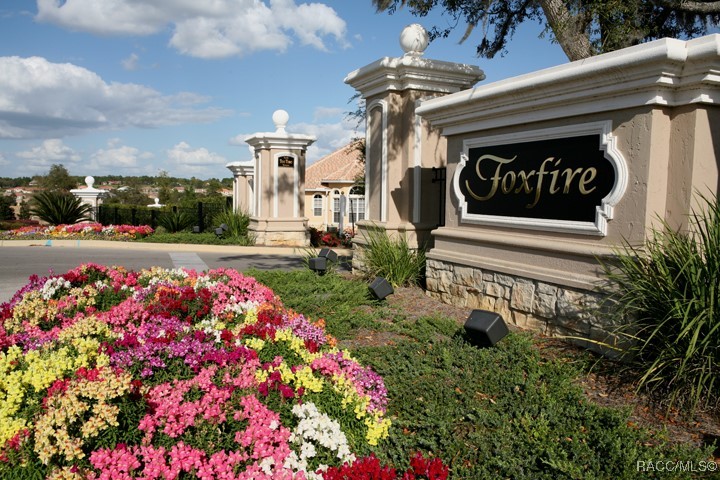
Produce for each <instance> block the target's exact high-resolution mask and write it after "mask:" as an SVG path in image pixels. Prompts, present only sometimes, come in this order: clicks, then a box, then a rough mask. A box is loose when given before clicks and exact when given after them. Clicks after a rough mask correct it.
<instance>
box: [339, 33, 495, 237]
mask: <svg viewBox="0 0 720 480" xmlns="http://www.w3.org/2000/svg"><path fill="white" fill-rule="evenodd" d="M400 45H401V47H402V49H403V51H404V52H405V53H404V55H403V56H402V57H385V58H382V59H380V60H377V61H375V62H373V63H371V64H369V65H367V66H365V67H362V68H360V69H358V70H355V71H354V72H352V73H350V74H349V75H348V76H347V77H346V78H345V83H347V84H349V85H351V86H352V87H353V88H355V89H356V90H357V91H358V92H360V94H361V95H362V98H363V99H365V105H366V153H365V199H366V200H365V201H366V208H365V212H366V220H364V221H360V222H358V227H359V228H358V231H359V233H360V235H356V237H355V241H356V243H359V244H362V243H363V239H364V238H365V237H364V235H363V233H364V232H367V230H368V229H369V228H375V227H377V228H381V229H385V230H387V231H388V233H390V234H393V233H400V234H403V235H406V238H407V239H408V242H409V243H410V245H411V246H414V247H417V246H418V245H419V244H423V243H425V242H426V241H428V240H429V237H430V231H431V230H432V229H434V228H436V227H437V225H438V222H439V219H440V215H441V196H442V195H443V191H442V185H441V184H440V183H439V182H437V181H436V182H433V175H434V173H433V167H434V168H436V169H438V168H444V167H445V166H446V165H447V159H446V154H445V152H446V145H445V140H444V139H443V138H442V137H441V136H440V134H439V131H438V130H436V129H433V128H432V127H430V125H429V124H428V123H427V122H426V121H425V120H423V119H422V118H421V117H419V116H417V115H415V108H416V107H417V106H419V105H420V103H421V102H422V101H423V100H425V99H430V98H434V97H438V96H442V95H446V94H449V93H454V92H457V91H460V90H464V89H467V88H470V87H472V86H473V85H474V84H475V83H476V82H478V81H480V80H483V79H484V78H485V74H484V73H483V71H482V70H480V69H479V68H478V67H476V66H473V65H465V64H458V63H451V62H444V61H439V60H430V59H427V58H424V57H423V53H424V51H425V48H426V47H427V45H428V35H427V32H426V31H425V29H424V28H422V27H421V26H420V25H417V24H413V25H410V26H408V27H406V28H405V29H404V30H403V32H402V34H401V35H400Z"/></svg>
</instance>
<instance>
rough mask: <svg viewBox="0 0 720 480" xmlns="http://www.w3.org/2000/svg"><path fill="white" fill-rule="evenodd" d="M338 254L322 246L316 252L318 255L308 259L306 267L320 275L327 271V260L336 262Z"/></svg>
mask: <svg viewBox="0 0 720 480" xmlns="http://www.w3.org/2000/svg"><path fill="white" fill-rule="evenodd" d="M337 260H338V255H337V253H335V252H333V251H332V250H330V249H329V248H323V249H321V250H320V252H319V253H318V256H317V257H315V258H311V259H310V260H308V267H309V268H310V270H312V271H313V272H316V273H319V274H320V275H322V274H323V273H325V272H326V271H327V268H328V262H332V263H337Z"/></svg>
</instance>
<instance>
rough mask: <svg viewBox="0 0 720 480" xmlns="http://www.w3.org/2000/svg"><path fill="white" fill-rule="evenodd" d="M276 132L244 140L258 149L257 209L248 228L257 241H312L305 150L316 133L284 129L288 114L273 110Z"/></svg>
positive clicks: (293, 243)
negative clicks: (302, 132) (308, 225)
mask: <svg viewBox="0 0 720 480" xmlns="http://www.w3.org/2000/svg"><path fill="white" fill-rule="evenodd" d="M272 118H273V122H274V123H275V128H276V130H275V131H274V132H266V133H256V134H254V135H252V136H251V137H250V138H248V139H246V140H245V141H246V142H247V143H248V144H249V145H250V146H251V147H253V149H254V151H255V164H254V170H255V171H254V175H255V177H254V179H255V180H254V199H253V202H254V212H253V215H252V216H251V217H250V225H249V227H248V229H249V230H250V232H251V234H252V235H253V236H254V237H255V244H256V245H266V246H275V245H278V246H279V245H283V246H293V247H306V246H309V245H310V239H309V234H308V229H307V223H308V219H307V218H306V217H305V216H304V212H305V198H304V196H305V192H304V191H305V152H306V150H307V147H308V146H310V145H311V144H312V143H313V142H314V141H315V137H313V136H309V135H299V134H291V133H287V132H286V131H285V126H286V125H287V122H288V120H289V115H288V113H287V112H286V111H285V110H277V111H276V112H275V113H273V117H272Z"/></svg>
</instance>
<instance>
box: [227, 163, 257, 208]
mask: <svg viewBox="0 0 720 480" xmlns="http://www.w3.org/2000/svg"><path fill="white" fill-rule="evenodd" d="M225 167H226V168H227V169H229V170H230V171H231V172H232V173H233V212H245V213H249V214H250V215H253V214H254V213H255V212H254V211H253V193H254V192H253V191H254V188H253V183H254V182H253V179H254V178H253V177H254V175H255V162H254V161H253V160H249V161H247V162H230V163H228V164H227V165H225Z"/></svg>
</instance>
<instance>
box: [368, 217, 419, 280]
mask: <svg viewBox="0 0 720 480" xmlns="http://www.w3.org/2000/svg"><path fill="white" fill-rule="evenodd" d="M364 237H365V242H366V243H365V245H364V246H363V248H362V249H361V250H360V252H362V253H359V255H360V256H361V258H362V261H363V263H364V268H365V270H366V271H367V274H368V275H369V276H370V277H383V278H385V280H387V281H388V282H390V283H391V284H392V285H393V286H394V287H397V286H402V285H416V284H418V283H419V282H420V279H421V278H422V276H423V275H424V273H425V249H424V248H422V247H421V248H417V249H414V248H410V245H409V244H408V241H407V238H405V236H403V235H398V236H397V237H390V236H389V235H388V234H387V232H386V231H385V230H382V229H375V228H371V229H370V230H369V232H368V234H367V235H365V234H364Z"/></svg>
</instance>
